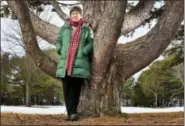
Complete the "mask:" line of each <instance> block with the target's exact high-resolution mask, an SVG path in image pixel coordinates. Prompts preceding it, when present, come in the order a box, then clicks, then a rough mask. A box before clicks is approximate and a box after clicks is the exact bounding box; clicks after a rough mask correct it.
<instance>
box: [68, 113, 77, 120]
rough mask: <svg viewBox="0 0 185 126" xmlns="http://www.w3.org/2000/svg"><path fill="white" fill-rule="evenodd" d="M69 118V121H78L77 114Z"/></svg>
mask: <svg viewBox="0 0 185 126" xmlns="http://www.w3.org/2000/svg"><path fill="white" fill-rule="evenodd" d="M70 117H71V118H70V119H71V121H77V120H78V119H79V117H78V115H77V114H71V116H70Z"/></svg>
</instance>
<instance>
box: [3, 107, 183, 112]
mask: <svg viewBox="0 0 185 126" xmlns="http://www.w3.org/2000/svg"><path fill="white" fill-rule="evenodd" d="M121 111H122V113H160V112H184V107H171V108H142V107H121ZM2 112H3V113H7V112H8V113H23V114H67V112H66V107H65V106H33V107H24V106H4V105H2V106H1V113H2Z"/></svg>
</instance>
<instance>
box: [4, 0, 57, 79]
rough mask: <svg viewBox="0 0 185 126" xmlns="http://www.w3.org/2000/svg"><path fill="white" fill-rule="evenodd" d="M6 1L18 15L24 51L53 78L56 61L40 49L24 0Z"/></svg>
mask: <svg viewBox="0 0 185 126" xmlns="http://www.w3.org/2000/svg"><path fill="white" fill-rule="evenodd" d="M7 2H8V4H9V5H10V7H11V9H12V10H13V11H14V13H15V14H16V15H17V16H18V20H19V24H20V28H21V32H22V36H23V43H24V45H25V49H26V52H27V53H28V54H29V55H30V56H31V57H32V58H33V60H34V62H35V63H36V65H37V66H38V67H39V68H40V69H41V70H42V71H44V72H45V73H47V74H49V75H50V76H51V77H53V78H55V77H56V75H55V74H56V73H55V72H56V63H55V62H54V61H53V60H51V59H50V58H49V57H48V56H46V55H45V54H44V52H42V51H41V50H40V48H39V46H38V44H37V40H36V36H35V32H34V30H33V25H32V23H31V19H30V15H29V10H28V7H27V5H26V3H25V1H21V0H14V1H7Z"/></svg>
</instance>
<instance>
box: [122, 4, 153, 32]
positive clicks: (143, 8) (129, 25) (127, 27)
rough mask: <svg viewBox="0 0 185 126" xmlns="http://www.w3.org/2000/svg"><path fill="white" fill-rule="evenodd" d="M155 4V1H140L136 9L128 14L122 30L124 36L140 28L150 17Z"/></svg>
mask: <svg viewBox="0 0 185 126" xmlns="http://www.w3.org/2000/svg"><path fill="white" fill-rule="evenodd" d="M154 3H155V1H154V0H146V1H144V0H140V1H139V3H138V4H137V5H136V7H135V8H133V9H132V10H131V11H129V12H128V13H126V14H125V20H124V22H123V26H122V29H121V32H122V34H126V33H129V32H130V31H132V30H134V29H136V28H138V27H139V26H140V25H141V24H142V23H143V22H144V21H145V19H147V17H148V16H149V14H150V11H151V9H152V7H153V5H154Z"/></svg>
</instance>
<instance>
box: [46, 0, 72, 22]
mask: <svg viewBox="0 0 185 126" xmlns="http://www.w3.org/2000/svg"><path fill="white" fill-rule="evenodd" d="M49 2H50V3H51V4H52V5H53V7H54V8H55V11H56V13H57V14H58V15H59V16H60V18H61V19H62V20H67V19H69V15H67V14H66V13H64V11H63V10H62V9H61V8H60V6H59V5H58V3H57V2H56V1H54V0H50V1H49Z"/></svg>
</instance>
